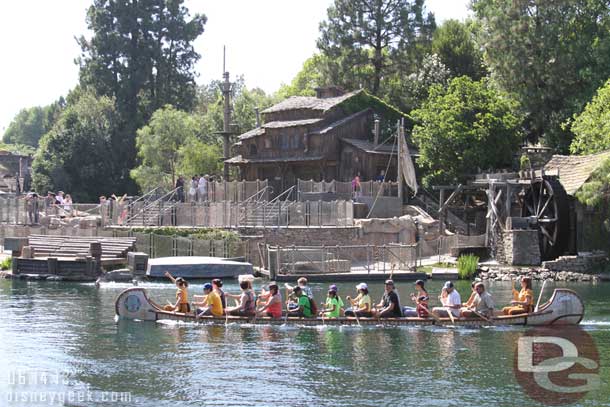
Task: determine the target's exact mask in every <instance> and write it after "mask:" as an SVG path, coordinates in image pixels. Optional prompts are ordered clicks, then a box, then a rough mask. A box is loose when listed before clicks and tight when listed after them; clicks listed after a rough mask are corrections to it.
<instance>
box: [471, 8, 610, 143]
mask: <svg viewBox="0 0 610 407" xmlns="http://www.w3.org/2000/svg"><path fill="white" fill-rule="evenodd" d="M472 7H473V10H474V11H475V13H476V15H477V16H478V17H479V18H480V20H481V22H482V25H483V30H482V32H483V46H484V50H485V59H486V61H487V63H488V65H489V67H490V69H491V71H492V72H493V75H494V78H495V79H496V80H497V81H498V82H499V83H500V85H501V86H502V87H503V88H504V89H505V90H506V91H508V92H512V93H514V94H515V96H516V98H517V100H518V101H519V102H520V103H521V106H522V108H523V111H524V113H525V114H526V117H525V128H526V131H527V133H528V137H529V139H530V140H531V141H534V142H535V141H537V140H539V139H543V141H544V142H545V143H546V144H547V145H548V146H550V147H553V148H555V149H557V150H558V151H560V152H566V151H567V150H568V147H569V146H570V142H571V140H572V134H571V133H570V131H569V127H566V126H562V124H563V123H564V122H565V121H566V120H567V119H568V118H570V117H571V116H572V115H573V114H574V113H575V112H578V111H580V110H581V109H582V108H583V106H584V104H585V103H586V102H587V101H588V100H590V99H591V97H592V95H593V94H594V92H595V90H596V89H597V88H598V87H599V86H600V85H601V84H602V83H603V82H604V81H605V80H606V79H607V78H608V77H610V7H609V3H608V1H605V0H604V1H590V0H573V1H555V0H515V1H500V0H474V1H473V3H472Z"/></svg>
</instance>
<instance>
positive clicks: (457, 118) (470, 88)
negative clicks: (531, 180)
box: [412, 76, 520, 185]
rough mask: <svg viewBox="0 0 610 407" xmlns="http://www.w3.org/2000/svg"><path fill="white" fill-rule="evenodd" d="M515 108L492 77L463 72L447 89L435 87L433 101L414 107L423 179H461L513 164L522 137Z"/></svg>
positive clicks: (432, 90) (434, 180) (441, 181)
mask: <svg viewBox="0 0 610 407" xmlns="http://www.w3.org/2000/svg"><path fill="white" fill-rule="evenodd" d="M515 110H516V104H515V103H514V102H513V101H512V100H510V99H509V98H508V97H507V96H506V95H504V94H502V93H500V92H499V91H497V90H496V89H494V88H493V87H491V86H490V84H489V81H487V80H482V81H478V82H475V81H472V80H471V79H470V78H468V77H466V76H462V77H459V78H454V79H452V80H451V82H449V85H448V87H447V88H446V89H445V88H443V87H442V86H440V85H434V86H432V87H431V89H430V97H429V98H428V100H427V101H426V102H425V103H424V105H423V106H422V107H421V108H420V109H417V110H415V111H413V112H412V116H413V118H414V119H415V120H416V123H417V124H416V125H415V127H414V128H413V134H412V137H413V141H414V142H415V144H416V145H417V146H418V147H419V152H420V155H421V156H420V158H419V159H418V163H419V165H420V166H421V168H422V169H423V170H424V171H425V172H426V175H425V176H424V179H423V181H424V184H425V185H431V184H435V183H436V184H443V183H454V182H459V181H461V180H462V179H463V178H464V177H466V176H467V175H469V174H474V173H476V172H478V170H479V169H487V168H500V167H505V166H510V165H511V163H512V156H513V154H514V152H515V151H516V150H517V147H518V145H519V139H520V138H519V125H520V119H519V117H518V116H517V115H516V114H515V113H514V112H515Z"/></svg>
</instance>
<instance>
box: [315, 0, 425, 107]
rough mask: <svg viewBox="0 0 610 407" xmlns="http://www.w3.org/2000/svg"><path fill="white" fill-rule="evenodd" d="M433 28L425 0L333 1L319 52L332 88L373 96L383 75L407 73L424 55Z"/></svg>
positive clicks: (321, 35) (324, 22) (323, 24)
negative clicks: (324, 57)
mask: <svg viewBox="0 0 610 407" xmlns="http://www.w3.org/2000/svg"><path fill="white" fill-rule="evenodd" d="M434 28H435V22H434V16H433V15H432V14H426V12H425V8H424V0H335V1H334V3H333V5H331V6H330V7H329V8H328V20H327V21H323V22H322V23H321V24H320V38H319V39H318V48H319V49H320V51H321V52H322V54H323V55H324V56H326V57H327V64H328V68H327V69H328V72H329V73H328V79H329V80H330V81H331V82H332V84H334V85H339V86H343V87H344V88H346V89H357V88H359V87H361V86H364V87H365V88H366V89H368V90H369V91H370V92H371V93H372V94H373V95H376V96H377V95H380V94H381V93H382V92H381V85H382V84H381V80H382V78H383V77H385V76H388V75H389V74H392V73H395V72H409V70H410V69H412V67H413V65H415V63H414V61H415V60H420V59H421V58H422V57H423V55H424V54H425V52H426V51H427V49H428V48H429V43H430V41H431V34H432V31H433V30H434Z"/></svg>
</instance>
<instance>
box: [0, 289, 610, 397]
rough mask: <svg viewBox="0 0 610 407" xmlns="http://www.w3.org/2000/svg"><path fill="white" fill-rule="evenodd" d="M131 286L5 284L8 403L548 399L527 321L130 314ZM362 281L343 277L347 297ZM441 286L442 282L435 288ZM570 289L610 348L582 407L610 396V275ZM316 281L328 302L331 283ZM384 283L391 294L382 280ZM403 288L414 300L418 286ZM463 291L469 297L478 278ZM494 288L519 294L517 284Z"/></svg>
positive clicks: (597, 337) (2, 339)
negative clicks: (526, 384) (521, 366)
mask: <svg viewBox="0 0 610 407" xmlns="http://www.w3.org/2000/svg"><path fill="white" fill-rule="evenodd" d="M129 286H130V285H127V284H113V283H108V284H106V285H102V287H100V288H99V289H98V288H95V286H94V285H92V284H77V283H73V284H68V283H51V282H26V281H11V280H0V308H1V309H2V312H1V313H0V366H1V373H0V406H17V405H23V406H34V405H69V406H106V405H116V406H123V405H125V406H127V405H150V406H176V405H193V406H201V405H210V406H212V405H214V406H217V405H223V406H250V405H252V406H272V405H278V406H332V407H339V406H376V407H377V406H403V405H404V406H408V405H422V406H490V405H494V406H538V405H541V404H540V403H539V402H538V401H535V400H533V399H532V398H530V397H529V396H528V395H527V394H526V391H524V389H523V388H522V387H521V385H520V384H519V383H518V382H517V380H516V378H515V374H514V371H513V365H514V357H515V348H516V343H517V339H518V338H519V337H521V336H523V335H524V333H525V332H527V329H526V328H522V327H485V328H480V329H473V328H438V327H426V328H421V327H408V328H406V327H405V328H384V329H379V328H377V329H376V328H373V327H366V328H359V327H342V328H341V327H328V326H319V327H309V328H305V327H300V328H299V327H293V326H240V325H237V324H235V325H229V326H228V327H225V326H201V325H195V324H185V323H169V322H166V323H161V322H156V323H154V322H133V321H119V322H116V321H115V312H114V301H115V298H116V297H117V295H118V294H119V293H120V292H121V290H123V289H125V288H127V287H129ZM141 286H143V287H146V288H147V289H148V290H149V291H150V295H151V297H152V298H154V299H155V300H157V302H159V303H165V300H166V299H173V296H174V292H175V288H174V287H173V286H172V285H170V284H168V283H165V282H158V283H145V284H141ZM201 286H202V283H196V284H191V287H190V295H191V296H192V295H193V294H195V293H197V294H199V293H200V292H201ZM258 286H259V285H258V284H257V285H256V287H258ZM353 286H354V285H353V284H343V285H339V291H340V295H342V296H345V295H347V294H350V295H352V296H353V295H354V291H355V289H354V288H353ZM440 286H441V283H440V282H431V283H430V284H429V285H428V288H429V289H430V292H431V293H432V292H434V293H435V295H434V297H436V294H437V293H438V291H439V289H440ZM554 286H556V285H553V284H547V288H546V290H545V291H546V293H547V295H549V294H550V293H551V292H552V288H553V287H554ZM562 286H567V287H569V288H571V289H574V290H575V291H577V292H578V293H579V294H580V295H581V296H582V297H583V299H584V301H585V305H586V316H585V319H584V321H583V323H582V325H581V326H582V328H583V329H584V331H585V332H586V333H588V334H589V335H590V336H591V337H592V338H593V341H594V343H595V345H596V346H597V350H598V353H599V356H600V366H601V367H600V369H599V376H600V378H601V383H600V385H599V386H597V388H596V389H594V390H591V391H589V392H588V393H587V394H586V395H585V396H584V398H582V399H581V400H579V401H578V402H577V404H575V405H582V406H592V407H593V406H595V407H597V406H610V284H608V283H605V284H604V283H600V284H589V283H587V284H584V283H571V284H569V285H566V284H563V285H562ZM225 288H227V289H228V290H229V291H233V292H237V291H238V287H237V285H236V284H227V285H226V286H225ZM313 288H314V292H315V293H316V297H318V299H319V300H322V299H323V296H324V290H325V288H326V286H323V285H315V284H314V285H313ZM370 288H371V294H372V297H373V298H374V299H378V298H379V296H380V295H381V292H382V289H383V288H382V286H381V285H373V286H371V287H370ZM398 288H399V293H400V294H401V297H402V298H404V299H406V298H408V293H409V292H411V291H413V290H412V286H411V284H410V283H402V284H399V285H398ZM534 288H535V289H536V290H535V291H536V293H538V291H539V288H540V287H539V286H535V287H534ZM458 289H459V291H460V292H461V293H462V297H466V294H467V293H468V292H469V285H468V283H460V284H459V285H458ZM489 291H490V292H491V293H493V295H494V298H495V299H496V302H497V303H498V304H504V303H506V302H508V301H509V300H510V284H509V283H505V282H490V283H489ZM465 299H466V298H463V300H464V301H465Z"/></svg>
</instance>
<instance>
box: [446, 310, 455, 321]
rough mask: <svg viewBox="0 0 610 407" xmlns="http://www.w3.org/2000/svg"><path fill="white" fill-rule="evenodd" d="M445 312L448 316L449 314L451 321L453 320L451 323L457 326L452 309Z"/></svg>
mask: <svg viewBox="0 0 610 407" xmlns="http://www.w3.org/2000/svg"><path fill="white" fill-rule="evenodd" d="M445 310H446V311H447V314H449V319H450V320H451V323H452V324H454V325H455V317H454V316H453V313H452V312H451V308H449V307H445Z"/></svg>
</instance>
